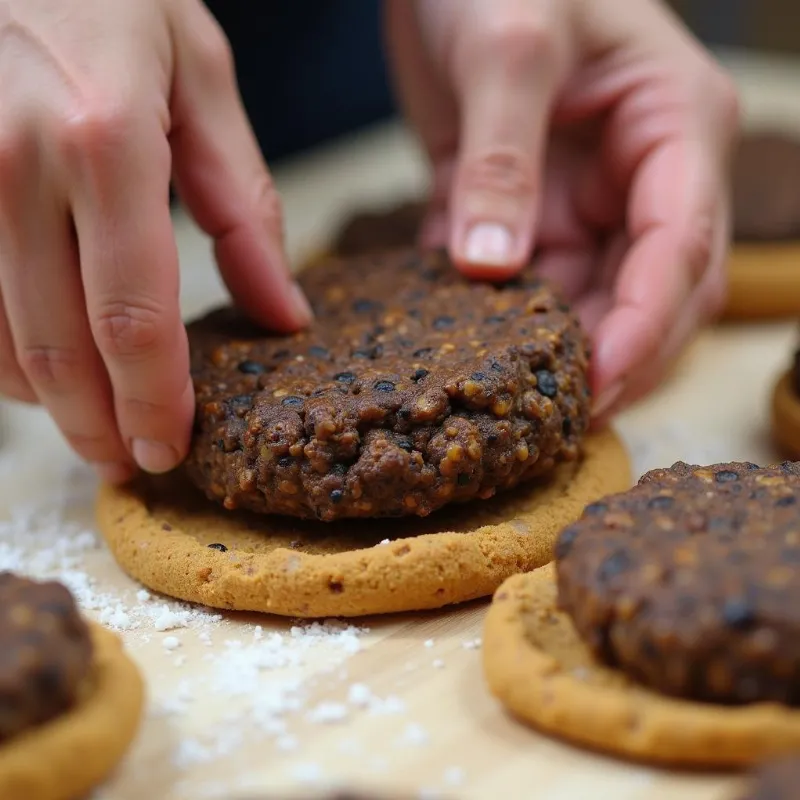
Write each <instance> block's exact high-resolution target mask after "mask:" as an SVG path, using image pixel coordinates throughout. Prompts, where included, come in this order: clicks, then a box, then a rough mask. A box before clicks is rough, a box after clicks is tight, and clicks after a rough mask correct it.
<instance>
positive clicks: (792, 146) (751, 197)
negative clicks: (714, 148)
mask: <svg viewBox="0 0 800 800" xmlns="http://www.w3.org/2000/svg"><path fill="white" fill-rule="evenodd" d="M733 228H734V231H733V232H734V238H735V239H736V240H738V241H778V240H783V239H797V238H800V139H797V138H792V137H789V136H786V135H783V134H780V133H771V132H762V133H752V134H749V135H748V136H745V137H744V138H743V139H742V141H741V143H740V145H739V149H738V152H737V154H736V157H735V158H734V161H733Z"/></svg>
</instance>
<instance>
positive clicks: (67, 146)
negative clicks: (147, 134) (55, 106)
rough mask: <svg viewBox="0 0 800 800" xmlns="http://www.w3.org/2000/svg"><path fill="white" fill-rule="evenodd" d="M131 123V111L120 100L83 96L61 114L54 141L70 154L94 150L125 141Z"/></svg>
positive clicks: (102, 149)
mask: <svg viewBox="0 0 800 800" xmlns="http://www.w3.org/2000/svg"><path fill="white" fill-rule="evenodd" d="M132 126H133V114H132V111H131V109H130V107H129V105H128V104H127V103H126V102H125V101H124V100H120V99H106V98H104V97H101V96H96V97H87V98H85V99H83V100H81V101H79V102H76V103H75V104H74V105H73V106H72V107H71V108H70V110H69V111H68V112H67V113H65V114H64V115H63V117H62V118H61V120H60V122H59V126H58V130H59V133H58V141H59V142H60V144H61V147H62V149H63V150H64V151H65V152H67V153H70V154H74V153H96V152H98V151H104V150H106V149H108V148H110V147H116V146H119V145H120V144H122V143H123V142H125V141H127V139H128V137H129V136H130V135H131V130H132Z"/></svg>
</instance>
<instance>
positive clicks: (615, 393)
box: [592, 380, 625, 418]
mask: <svg viewBox="0 0 800 800" xmlns="http://www.w3.org/2000/svg"><path fill="white" fill-rule="evenodd" d="M624 389H625V383H624V381H621V380H619V381H617V382H616V383H612V384H611V386H609V387H608V388H607V389H606V390H605V391H603V392H601V393H600V394H599V395H598V397H597V398H596V399H595V401H594V403H593V404H592V416H593V417H595V418H596V417H602V416H603V414H605V413H606V411H608V410H609V409H610V408H611V406H613V405H614V403H616V402H617V400H619V398H620V396H621V395H622V392H623V390H624Z"/></svg>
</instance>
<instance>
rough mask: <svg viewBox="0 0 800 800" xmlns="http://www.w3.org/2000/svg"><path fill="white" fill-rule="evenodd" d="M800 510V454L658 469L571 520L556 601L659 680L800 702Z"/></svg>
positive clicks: (740, 697)
mask: <svg viewBox="0 0 800 800" xmlns="http://www.w3.org/2000/svg"><path fill="white" fill-rule="evenodd" d="M799 511H800V464H799V463H795V462H785V463H784V464H780V465H777V466H773V467H764V468H759V467H757V466H756V465H755V464H748V463H729V464H713V465H711V466H693V465H689V464H684V463H682V462H678V463H677V464H675V465H673V466H672V467H670V468H668V469H658V470H653V471H652V472H649V473H647V474H646V475H645V476H644V477H642V478H641V480H640V481H639V484H638V485H637V486H635V487H634V488H633V489H631V490H629V491H628V492H624V493H622V494H618V495H614V496H611V497H607V498H605V499H604V500H602V501H600V502H597V503H592V504H591V505H589V506H587V508H586V509H585V511H584V514H583V516H582V518H581V519H580V520H579V521H578V522H576V523H574V524H573V525H571V526H569V527H568V528H566V529H565V530H564V531H563V532H562V534H561V536H560V537H559V540H558V543H557V545H556V551H555V552H556V566H557V575H558V597H559V604H560V606H561V608H562V609H564V610H565V611H566V612H567V613H569V615H570V616H571V618H572V620H573V622H574V624H575V627H576V629H577V631H578V632H579V633H580V634H581V637H582V638H583V639H584V641H585V642H586V643H587V644H588V646H589V647H590V648H591V649H592V651H593V652H594V653H595V655H597V656H598V657H599V658H600V659H601V660H602V661H604V662H606V663H607V664H610V665H611V666H616V667H619V668H621V669H622V670H624V671H625V672H626V673H628V674H629V675H631V676H632V677H633V678H635V679H637V680H639V681H641V682H642V683H645V684H648V685H649V686H652V687H654V688H655V689H657V690H659V691H661V692H664V693H666V694H670V695H677V696H680V697H686V698H691V699H693V700H705V701H709V702H715V703H731V704H736V703H749V702H756V701H776V702H780V703H785V704H791V705H797V704H800V527H798V512H799Z"/></svg>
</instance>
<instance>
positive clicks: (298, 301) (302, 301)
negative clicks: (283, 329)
mask: <svg viewBox="0 0 800 800" xmlns="http://www.w3.org/2000/svg"><path fill="white" fill-rule="evenodd" d="M290 292H291V295H292V304H293V305H294V313H295V314H297V316H298V318H299V323H300V324H301V325H308V324H309V323H310V322H311V320H312V319H314V312H313V311H312V309H311V306H310V304H309V302H308V300H307V299H306V296H305V294H303V290H302V289H301V288H300V286H299V285H298V284H297V283H296V282H292V287H291V290H290Z"/></svg>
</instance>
